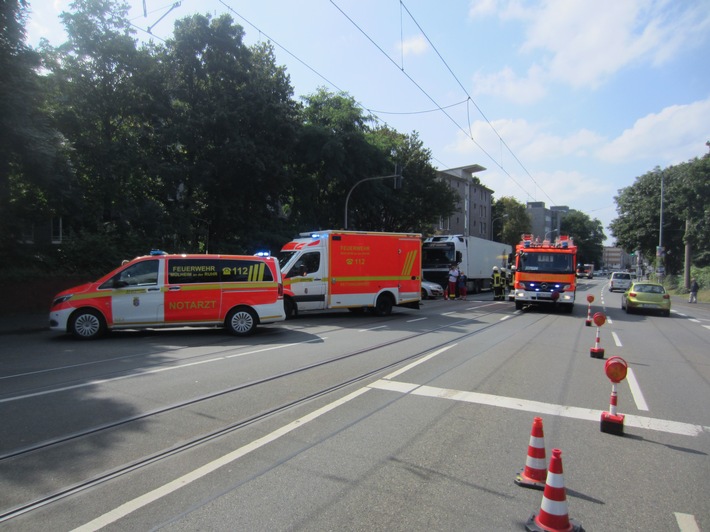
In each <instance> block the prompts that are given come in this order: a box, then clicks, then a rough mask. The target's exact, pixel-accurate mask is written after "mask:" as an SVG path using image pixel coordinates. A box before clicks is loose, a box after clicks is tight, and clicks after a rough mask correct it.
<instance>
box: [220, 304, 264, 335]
mask: <svg viewBox="0 0 710 532" xmlns="http://www.w3.org/2000/svg"><path fill="white" fill-rule="evenodd" d="M258 322H259V319H258V318H257V316H256V313H255V312H254V311H253V310H252V309H250V308H248V307H237V308H235V309H232V310H231V311H230V312H229V314H228V315H227V319H226V320H225V321H224V326H225V328H226V329H227V330H228V331H229V332H230V333H231V334H233V335H234V336H248V335H250V334H252V333H253V332H254V331H255V330H256V325H257V323H258Z"/></svg>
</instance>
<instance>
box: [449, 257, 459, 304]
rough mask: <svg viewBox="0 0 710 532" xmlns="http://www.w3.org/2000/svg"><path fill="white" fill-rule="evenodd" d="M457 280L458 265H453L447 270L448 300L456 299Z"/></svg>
mask: <svg viewBox="0 0 710 532" xmlns="http://www.w3.org/2000/svg"><path fill="white" fill-rule="evenodd" d="M458 278H459V268H458V264H456V263H453V264H452V265H451V267H450V268H449V289H448V292H449V293H448V295H447V296H448V299H455V298H456V284H457V281H458Z"/></svg>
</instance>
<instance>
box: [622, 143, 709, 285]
mask: <svg viewBox="0 0 710 532" xmlns="http://www.w3.org/2000/svg"><path fill="white" fill-rule="evenodd" d="M661 188H663V207H662V208H661ZM709 199H710V158H708V156H707V155H705V156H704V157H703V158H701V159H693V160H691V161H689V162H687V163H682V164H679V165H675V166H669V167H668V168H664V169H661V168H655V169H654V170H653V171H651V172H648V173H646V174H644V175H642V176H639V177H637V178H636V181H635V182H634V184H633V185H631V186H629V187H626V188H623V189H621V190H619V194H618V196H616V197H615V201H616V204H617V212H618V214H619V216H618V217H617V218H615V219H614V220H613V221H612V222H611V224H610V228H611V231H612V233H613V235H614V237H615V238H616V243H617V245H618V246H620V247H622V248H623V249H624V250H626V251H627V252H633V251H636V250H638V251H640V252H641V255H642V256H643V257H645V259H646V260H647V261H649V262H654V261H655V257H656V248H657V246H658V245H659V242H660V244H661V245H662V247H663V248H665V256H664V257H663V262H664V266H665V268H666V270H667V272H668V273H671V274H673V273H677V272H679V271H680V270H681V269H682V266H683V262H684V255H685V250H684V248H685V244H686V243H688V244H690V247H691V261H692V262H693V263H694V264H695V265H696V266H699V267H702V266H706V265H708V264H710V248H709V247H708V242H709V240H708V238H709V237H710V201H709ZM661 212H662V213H663V224H662V234H661Z"/></svg>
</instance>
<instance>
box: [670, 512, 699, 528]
mask: <svg viewBox="0 0 710 532" xmlns="http://www.w3.org/2000/svg"><path fill="white" fill-rule="evenodd" d="M673 515H675V520H676V523H678V528H679V529H680V532H700V527H699V526H698V522H697V521H696V520H695V516H694V515H691V514H682V513H680V512H673Z"/></svg>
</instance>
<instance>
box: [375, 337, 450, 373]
mask: <svg viewBox="0 0 710 532" xmlns="http://www.w3.org/2000/svg"><path fill="white" fill-rule="evenodd" d="M456 345H457V344H451V345H447V346H446V347H442V348H441V349H437V350H436V351H434V352H432V353H429V354H428V355H426V356H425V357H422V358H420V359H419V360H415V361H414V362H412V363H411V364H407V365H406V366H404V367H403V368H400V369H398V370H396V371H393V372H392V373H390V374H389V375H385V376H384V377H382V378H383V379H387V380H389V379H394V378H395V377H397V376H399V375H401V374H402V373H404V372H405V371H409V370H410V369H412V368H414V367H416V366H418V365H419V364H422V363H423V362H426V361H427V360H429V359H432V358H434V357H435V356H436V355H440V354H441V353H443V352H444V351H447V350H448V349H451V348H452V347H455V346H456Z"/></svg>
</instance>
